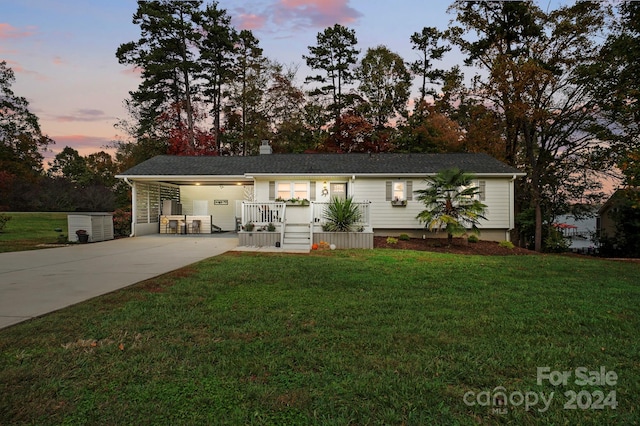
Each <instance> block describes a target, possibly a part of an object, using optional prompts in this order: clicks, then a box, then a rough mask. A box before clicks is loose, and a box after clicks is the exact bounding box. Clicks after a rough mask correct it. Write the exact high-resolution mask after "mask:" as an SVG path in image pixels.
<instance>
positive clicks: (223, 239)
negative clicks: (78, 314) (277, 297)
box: [0, 234, 238, 328]
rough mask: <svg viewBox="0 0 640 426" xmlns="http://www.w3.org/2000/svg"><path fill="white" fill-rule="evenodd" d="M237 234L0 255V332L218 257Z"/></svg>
mask: <svg viewBox="0 0 640 426" xmlns="http://www.w3.org/2000/svg"><path fill="white" fill-rule="evenodd" d="M237 245H238V238H237V237H236V235H235V234H223V235H215V236H214V235H211V236H210V235H202V236H182V235H149V236H143V237H134V238H124V239H119V240H112V241H104V242H99V243H92V244H82V245H72V246H68V247H58V248H50V249H43V250H33V251H23V252H12V253H0V328H4V327H8V326H10V325H13V324H16V323H19V322H21V321H25V320H27V319H29V318H33V317H37V316H40V315H43V314H46V313H49V312H53V311H56V310H58V309H61V308H64V307H66V306H70V305H73V304H75V303H78V302H82V301H85V300H88V299H90V298H93V297H96V296H99V295H101V294H105V293H109V292H111V291H114V290H117V289H120V288H123V287H127V286H129V285H131V284H135V283H137V282H140V281H143V280H146V279H148V278H152V277H155V276H158V275H161V274H164V273H166V272H170V271H173V270H175V269H178V268H181V267H183V266H187V265H189V264H191V263H195V262H197V261H200V260H202V259H206V258H208V257H211V256H216V255H219V254H221V253H224V252H226V251H228V250H232V249H234V248H235V247H236V246H237Z"/></svg>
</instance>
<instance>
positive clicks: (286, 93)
mask: <svg viewBox="0 0 640 426" xmlns="http://www.w3.org/2000/svg"><path fill="white" fill-rule="evenodd" d="M297 70H298V69H297V67H295V66H288V67H285V66H283V65H281V64H274V68H273V72H272V73H271V80H270V84H269V87H268V88H267V90H266V93H265V98H264V114H265V117H266V119H267V120H268V122H269V124H270V125H271V126H273V131H274V133H273V134H272V135H271V138H272V146H273V149H274V152H304V151H305V150H307V149H310V148H313V136H312V131H311V129H309V128H308V127H307V125H306V123H305V113H304V112H305V110H304V108H305V104H306V98H305V95H304V92H303V91H302V90H301V89H300V88H299V87H297V86H296V85H295V77H296V73H297Z"/></svg>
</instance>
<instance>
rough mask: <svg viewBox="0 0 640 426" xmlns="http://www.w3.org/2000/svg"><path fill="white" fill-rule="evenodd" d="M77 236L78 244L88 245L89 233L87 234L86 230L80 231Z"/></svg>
mask: <svg viewBox="0 0 640 426" xmlns="http://www.w3.org/2000/svg"><path fill="white" fill-rule="evenodd" d="M76 235H77V237H78V242H79V243H80V244H86V243H88V242H89V233H87V231H86V230H84V229H78V230H77V231H76Z"/></svg>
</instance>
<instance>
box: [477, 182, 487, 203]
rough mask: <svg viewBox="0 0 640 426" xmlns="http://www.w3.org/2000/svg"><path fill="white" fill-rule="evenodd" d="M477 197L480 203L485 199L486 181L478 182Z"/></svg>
mask: <svg viewBox="0 0 640 426" xmlns="http://www.w3.org/2000/svg"><path fill="white" fill-rule="evenodd" d="M478 197H479V198H480V201H484V200H485V199H486V198H487V181H485V180H481V181H478Z"/></svg>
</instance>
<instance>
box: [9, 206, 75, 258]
mask: <svg viewBox="0 0 640 426" xmlns="http://www.w3.org/2000/svg"><path fill="white" fill-rule="evenodd" d="M2 214H4V215H7V216H11V220H9V221H8V222H7V224H6V226H5V228H4V232H0V253H4V252H9V251H22V250H35V249H39V248H41V247H39V245H40V244H55V243H57V242H58V238H59V236H60V234H64V235H65V236H66V235H67V213H57V212H56V213H41V212H39V213H15V212H3V213H2ZM56 228H60V229H62V232H56V231H54V230H55V229H56ZM64 240H65V241H66V238H64Z"/></svg>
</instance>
